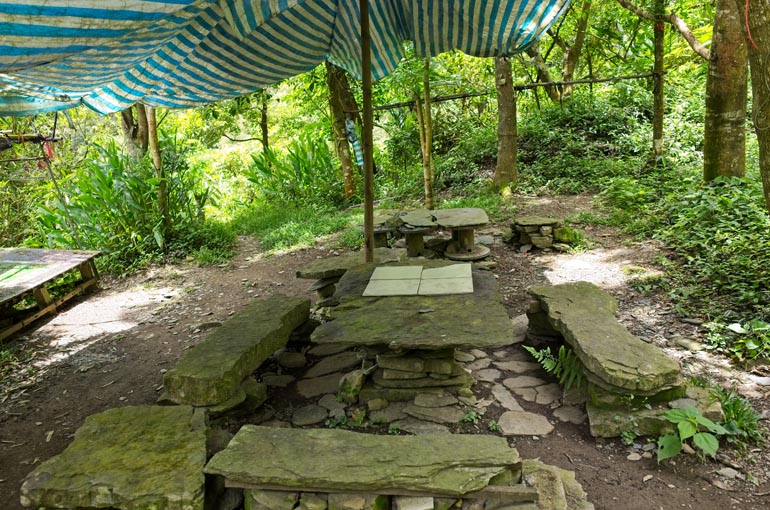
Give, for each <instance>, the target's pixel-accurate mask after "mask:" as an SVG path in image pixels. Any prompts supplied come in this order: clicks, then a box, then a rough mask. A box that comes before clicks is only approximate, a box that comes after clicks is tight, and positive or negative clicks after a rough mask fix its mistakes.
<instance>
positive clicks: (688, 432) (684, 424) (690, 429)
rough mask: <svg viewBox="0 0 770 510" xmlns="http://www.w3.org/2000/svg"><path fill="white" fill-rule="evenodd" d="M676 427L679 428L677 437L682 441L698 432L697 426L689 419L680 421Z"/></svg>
mask: <svg viewBox="0 0 770 510" xmlns="http://www.w3.org/2000/svg"><path fill="white" fill-rule="evenodd" d="M677 428H678V429H679V437H680V439H681V440H682V441H684V440H685V439H687V438H688V437H692V436H693V435H695V433H696V432H698V426H697V425H696V424H695V423H693V422H691V421H690V420H685V421H680V422H679V423H678V424H677Z"/></svg>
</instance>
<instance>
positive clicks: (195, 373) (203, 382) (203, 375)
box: [163, 295, 310, 406]
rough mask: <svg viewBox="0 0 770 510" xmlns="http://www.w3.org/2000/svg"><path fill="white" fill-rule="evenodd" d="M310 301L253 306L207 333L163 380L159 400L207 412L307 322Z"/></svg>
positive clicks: (279, 299) (276, 299)
mask: <svg viewBox="0 0 770 510" xmlns="http://www.w3.org/2000/svg"><path fill="white" fill-rule="evenodd" d="M309 316H310V301H309V300H308V299H304V298H297V297H289V296H281V295H276V296H271V297H269V298H266V299H260V300H256V301H254V302H253V303H251V304H249V305H248V306H247V307H246V308H245V309H244V310H243V311H241V312H240V313H238V314H236V315H234V316H233V317H231V318H230V319H228V320H227V321H225V323H224V324H222V326H220V327H219V328H217V329H215V330H213V331H211V332H210V333H209V334H208V335H206V338H205V339H203V341H202V342H200V343H199V344H198V345H196V346H195V347H193V348H192V349H190V350H189V351H188V352H187V354H185V356H184V357H183V358H182V359H181V360H180V361H179V363H177V365H176V366H175V367H174V368H173V369H172V370H169V371H168V372H166V374H165V376H164V378H163V386H164V389H165V397H166V398H167V399H169V400H171V401H173V402H176V403H178V404H191V405H195V406H212V405H217V404H220V403H223V402H225V401H227V400H229V399H231V398H232V397H233V396H234V395H235V394H236V393H237V392H238V389H239V387H240V384H241V381H242V380H243V379H244V378H245V377H246V376H247V375H249V374H250V373H252V372H253V371H254V370H256V369H257V367H259V366H260V365H261V364H262V362H264V361H265V360H266V359H267V358H269V357H270V356H271V355H272V354H273V353H274V352H275V351H276V350H278V349H279V348H280V347H282V346H284V345H286V342H287V341H288V339H289V335H290V334H291V332H292V330H294V329H295V328H297V327H298V326H300V325H301V324H302V323H304V322H305V321H307V319H308V318H309Z"/></svg>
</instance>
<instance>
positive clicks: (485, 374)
mask: <svg viewBox="0 0 770 510" xmlns="http://www.w3.org/2000/svg"><path fill="white" fill-rule="evenodd" d="M501 375H502V373H501V372H500V371H499V370H497V369H496V368H485V369H484V370H479V371H477V372H475V373H474V376H475V377H476V380H478V381H481V382H495V381H497V380H498V379H500V376H501Z"/></svg>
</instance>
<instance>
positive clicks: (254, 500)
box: [243, 489, 299, 510]
mask: <svg viewBox="0 0 770 510" xmlns="http://www.w3.org/2000/svg"><path fill="white" fill-rule="evenodd" d="M243 498H244V501H243V507H244V510H292V509H293V508H294V505H295V504H296V503H297V499H299V494H298V493H296V492H285V491H268V490H258V489H247V490H245V491H244V493H243Z"/></svg>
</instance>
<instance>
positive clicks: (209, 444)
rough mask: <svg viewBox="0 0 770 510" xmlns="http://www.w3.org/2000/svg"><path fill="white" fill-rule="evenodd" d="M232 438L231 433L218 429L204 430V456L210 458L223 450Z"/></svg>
mask: <svg viewBox="0 0 770 510" xmlns="http://www.w3.org/2000/svg"><path fill="white" fill-rule="evenodd" d="M232 438H233V433H232V432H230V431H229V430H224V429H220V428H216V427H215V428H210V429H207V430H206V456H207V457H211V456H212V455H214V454H215V453H217V452H221V451H222V450H224V449H225V448H226V447H227V445H228V444H229V443H230V440H232Z"/></svg>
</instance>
